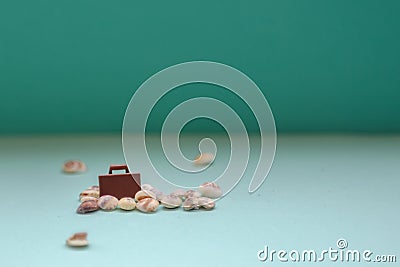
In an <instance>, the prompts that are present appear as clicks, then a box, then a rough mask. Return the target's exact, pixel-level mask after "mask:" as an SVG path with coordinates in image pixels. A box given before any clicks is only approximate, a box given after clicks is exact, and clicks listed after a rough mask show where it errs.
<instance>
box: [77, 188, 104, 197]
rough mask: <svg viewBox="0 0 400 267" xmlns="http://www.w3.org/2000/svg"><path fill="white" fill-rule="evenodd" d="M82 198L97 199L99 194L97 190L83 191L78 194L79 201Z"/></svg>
mask: <svg viewBox="0 0 400 267" xmlns="http://www.w3.org/2000/svg"><path fill="white" fill-rule="evenodd" d="M82 197H95V198H99V197H100V192H99V191H97V190H85V191H83V192H82V193H80V194H79V199H81V198H82Z"/></svg>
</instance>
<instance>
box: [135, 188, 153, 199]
mask: <svg viewBox="0 0 400 267" xmlns="http://www.w3.org/2000/svg"><path fill="white" fill-rule="evenodd" d="M145 198H154V199H155V198H156V195H155V194H154V193H153V192H152V191H150V190H147V191H143V190H140V191H137V192H136V194H135V199H136V201H140V200H142V199H145Z"/></svg>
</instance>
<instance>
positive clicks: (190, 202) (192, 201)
mask: <svg viewBox="0 0 400 267" xmlns="http://www.w3.org/2000/svg"><path fill="white" fill-rule="evenodd" d="M182 207H183V209H184V210H193V209H194V210H198V209H199V208H200V206H199V201H198V199H197V198H192V197H190V198H187V199H185V201H184V202H183V204H182Z"/></svg>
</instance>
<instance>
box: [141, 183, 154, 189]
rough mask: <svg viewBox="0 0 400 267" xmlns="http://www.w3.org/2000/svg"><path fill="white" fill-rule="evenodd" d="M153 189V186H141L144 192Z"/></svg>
mask: <svg viewBox="0 0 400 267" xmlns="http://www.w3.org/2000/svg"><path fill="white" fill-rule="evenodd" d="M152 189H154V187H153V186H151V185H149V184H142V190H143V191H146V190H152Z"/></svg>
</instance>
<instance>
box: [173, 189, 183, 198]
mask: <svg viewBox="0 0 400 267" xmlns="http://www.w3.org/2000/svg"><path fill="white" fill-rule="evenodd" d="M185 194H186V191H185V190H183V189H177V190H175V191H174V192H172V193H171V195H174V196H177V197H179V198H180V199H182V200H184V199H185Z"/></svg>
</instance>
